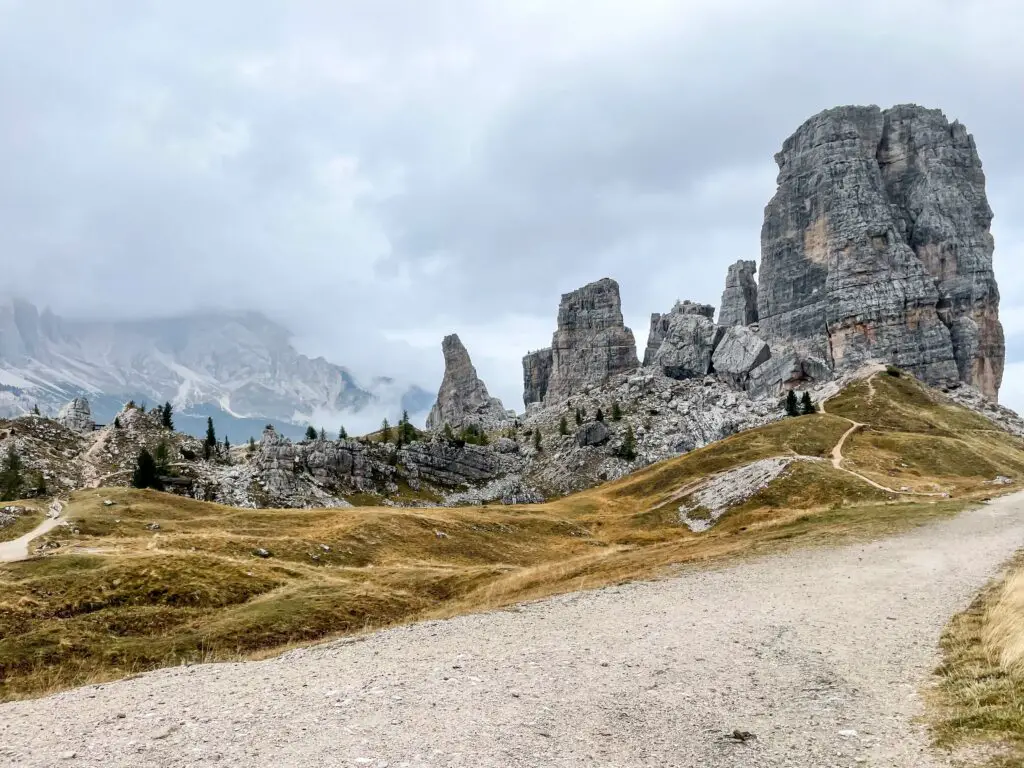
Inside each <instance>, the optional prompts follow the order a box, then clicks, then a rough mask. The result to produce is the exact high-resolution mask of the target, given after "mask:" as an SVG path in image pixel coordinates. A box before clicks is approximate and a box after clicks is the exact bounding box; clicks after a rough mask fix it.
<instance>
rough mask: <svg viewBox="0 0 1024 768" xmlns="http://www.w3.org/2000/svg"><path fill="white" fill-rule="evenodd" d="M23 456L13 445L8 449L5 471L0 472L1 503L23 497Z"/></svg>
mask: <svg viewBox="0 0 1024 768" xmlns="http://www.w3.org/2000/svg"><path fill="white" fill-rule="evenodd" d="M21 482H22V480H21V456H19V455H18V452H17V451H16V450H15V448H14V446H13V445H11V446H10V447H8V449H7V460H6V461H5V462H4V470H3V472H0V501H13V500H14V499H17V498H19V497H20V496H21Z"/></svg>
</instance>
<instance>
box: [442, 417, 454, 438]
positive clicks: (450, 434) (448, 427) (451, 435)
mask: <svg viewBox="0 0 1024 768" xmlns="http://www.w3.org/2000/svg"><path fill="white" fill-rule="evenodd" d="M442 434H443V435H444V439H445V440H454V439H455V433H454V432H452V425H451V424H449V423H448V422H447V421H446V422H445V423H444V430H443V431H442Z"/></svg>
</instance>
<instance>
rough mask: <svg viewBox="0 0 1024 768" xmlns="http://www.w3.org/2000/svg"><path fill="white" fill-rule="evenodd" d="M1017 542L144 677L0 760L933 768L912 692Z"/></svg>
mask: <svg viewBox="0 0 1024 768" xmlns="http://www.w3.org/2000/svg"><path fill="white" fill-rule="evenodd" d="M1022 545H1024V494H1018V495H1015V496H1013V497H1007V498H1005V499H1002V500H999V501H997V502H994V503H992V504H989V505H986V506H984V507H982V508H980V509H979V510H976V511H973V512H968V513H965V514H963V515H961V516H959V517H957V518H955V519H953V520H947V521H943V522H941V523H936V524H932V525H929V526H926V527H924V528H920V529H918V530H916V531H914V532H912V533H909V534H906V535H903V536H898V537H894V538H890V539H886V540H883V541H880V542H875V543H871V544H861V545H855V546H844V547H839V548H832V549H815V550H805V551H794V552H791V553H787V554H785V555H779V556H774V557H769V558H764V559H760V560H756V561H750V562H747V563H744V564H742V565H737V566H732V567H728V568H719V569H711V570H704V571H690V572H685V573H683V574H682V575H679V576H676V577H674V578H671V579H667V580H663V581H657V582H645V583H639V584H634V585H629V586H624V587H617V588H609V589H603V590H598V591H594V592H587V593H581V594H576V595H568V596H565V597H561V598H556V599H552V600H548V601H544V602H538V603H533V604H529V605H526V606H522V607H519V608H516V609H513V610H509V611H498V612H493V613H488V614H480V615H475V616H466V617H462V618H459V619H455V620H451V621H445V622H427V623H422V624H418V625H413V626H410V627H404V628H399V629H394V630H389V631H385V632H380V633H377V634H374V635H370V636H367V637H366V638H363V639H358V640H352V641H348V642H343V643H336V644H333V645H326V646H320V647H317V648H310V649H303V650H299V651H295V652H292V653H289V654H287V655H285V656H283V657H281V658H278V659H275V660H271V661H265V662H258V663H255V662H250V663H239V664H219V665H202V666H193V667H184V668H176V669H169V670H162V671H159V672H154V673H151V674H147V675H144V676H141V677H138V678H135V679H132V680H125V681H121V682H119V683H113V684H109V685H104V686H96V687H91V688H83V689H79V690H76V691H72V692H69V693H64V694H60V695H57V696H53V697H50V698H47V699H41V700H37V701H28V702H20V703H13V704H6V705H3V706H0V764H2V765H5V766H22V767H23V768H36V767H38V766H44V765H45V766H52V765H71V766H138V765H146V766H168V767H169V766H176V767H177V766H200V765H202V766H205V765H214V766H251V765H274V766H309V765H323V766H343V767H346V768H347V767H348V766H352V767H355V766H370V767H372V768H376V767H378V766H385V765H387V766H389V767H390V768H399V766H412V767H414V768H418V767H419V766H458V767H462V766H473V767H474V768H476V767H495V768H497V767H499V766H501V767H502V768H504V767H506V766H508V767H512V768H521V767H524V766H616V768H632V767H633V766H637V767H639V766H645V767H646V766H678V767H683V768H687V767H690V766H694V767H696V766H702V767H711V768H724V767H725V766H730V767H732V766H756V767H757V768H773V767H779V768H781V767H782V766H789V767H790V768H812V767H815V768H816V767H817V766H826V765H827V766H830V767H832V766H840V767H845V766H849V767H850V768H853V767H854V766H862V765H866V766H885V767H886V768H910V767H911V766H913V768H937V767H939V766H947V765H948V762H947V761H946V758H944V757H943V756H941V755H937V754H933V753H932V752H931V750H930V749H929V747H928V745H927V739H926V736H925V734H924V733H923V732H922V730H921V729H920V727H919V726H917V725H915V724H914V717H915V716H917V715H919V714H920V712H921V703H920V698H919V691H920V689H921V686H922V685H924V684H926V683H927V681H928V680H929V679H930V673H931V670H932V669H933V668H934V666H935V664H936V663H937V656H936V650H935V648H936V642H937V640H938V638H939V635H940V633H941V631H942V628H943V625H944V624H945V623H946V621H947V620H948V618H949V617H950V615H951V614H953V613H954V612H956V611H958V610H960V609H961V608H963V607H964V606H965V605H967V603H968V602H969V600H970V599H971V597H972V595H973V594H974V593H975V592H976V591H977V590H978V589H979V588H980V587H981V586H982V585H983V584H984V583H985V581H986V580H987V579H988V578H989V577H991V576H992V575H993V574H994V573H996V571H997V569H998V568H999V566H1000V564H1001V563H1002V562H1003V561H1004V560H1005V558H1007V557H1008V556H1009V555H1010V554H1011V553H1012V552H1013V551H1014V550H1015V549H1017V548H1018V547H1021V546H1022ZM734 730H739V731H749V732H751V733H753V734H755V735H756V737H757V738H756V739H752V740H747V741H745V742H736V741H733V740H732V739H729V738H727V735H728V734H732V732H733V731H734Z"/></svg>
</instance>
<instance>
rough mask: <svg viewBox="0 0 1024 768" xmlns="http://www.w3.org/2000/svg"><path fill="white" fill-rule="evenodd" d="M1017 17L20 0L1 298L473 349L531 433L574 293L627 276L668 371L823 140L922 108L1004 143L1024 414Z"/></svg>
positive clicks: (635, 317) (358, 359)
mask: <svg viewBox="0 0 1024 768" xmlns="http://www.w3.org/2000/svg"><path fill="white" fill-rule="evenodd" d="M1018 6H1019V0H992V1H991V2H984V1H982V0H955V1H954V0H861V2H858V3H849V2H826V1H824V0H785V1H784V2H771V1H769V0H715V2H700V3H697V2H685V1H684V0H675V1H674V2H673V1H670V0H506V1H504V2H498V1H497V0H495V1H493V2H487V1H486V0H376V2H356V1H355V0H351V1H346V0H333V1H331V2H328V1H327V0H320V1H318V2H313V1H308V2H302V1H301V0H278V1H276V2H266V1H261V0H212V1H211V0H202V1H201V2H200V1H199V0H167V2H146V1H145V0H132V1H131V2H127V1H126V0H76V1H75V2H69V1H67V0H59V1H58V0H24V1H23V0H0V169H2V170H0V232H2V233H3V234H2V243H3V245H2V251H0V253H2V256H0V259H2V267H3V271H2V275H3V276H2V278H0V279H2V282H3V283H4V285H3V288H4V289H6V290H8V291H12V292H14V293H18V294H20V295H22V296H24V297H25V298H28V299H30V300H33V301H35V302H37V303H39V304H48V305H50V306H51V307H52V308H53V309H54V310H55V311H56V312H58V313H59V314H63V315H67V316H72V317H111V316H121V317H143V316H152V315H154V314H174V313H181V312H187V311H191V310H195V309H200V308H211V307H224V308H236V309H258V310H262V311H263V312H265V313H266V314H268V315H269V316H271V317H273V318H275V319H277V320H280V321H282V322H284V323H285V324H286V325H287V326H289V327H290V328H291V329H292V330H293V331H294V332H295V334H296V342H297V345H298V346H299V348H300V349H301V350H302V351H304V352H307V353H310V354H323V355H325V356H326V357H328V358H329V359H332V360H334V361H335V362H338V363H342V364H347V365H350V366H351V367H353V368H354V369H355V370H356V372H357V373H360V374H362V375H364V376H368V375H372V374H378V373H379V374H392V375H394V374H406V375H408V376H410V377H412V378H415V379H417V380H419V381H420V382H421V383H422V384H424V385H425V386H427V387H428V388H431V389H432V388H435V387H436V386H437V384H438V382H439V379H440V373H441V369H442V360H441V351H440V341H441V337H442V336H443V335H444V334H446V333H450V332H453V331H455V332H458V333H459V334H460V336H461V337H462V339H463V341H464V342H465V343H466V345H467V347H468V348H469V351H470V354H471V355H472V357H473V360H474V362H475V363H476V366H477V369H478V371H479V372H480V373H481V375H482V376H483V378H484V380H485V381H486V382H487V384H488V386H489V388H490V389H491V391H492V393H493V394H496V395H498V396H500V397H502V398H503V399H504V400H505V402H506V404H507V405H510V406H514V407H517V408H521V407H522V400H521V396H522V371H521V366H520V359H521V357H522V355H523V353H524V352H526V351H527V350H528V349H536V348H539V347H542V346H546V345H547V344H549V342H550V337H551V332H552V331H553V330H554V324H555V314H556V310H557V306H558V299H559V296H560V294H562V293H563V292H565V291H569V290H572V289H573V288H576V287H578V286H579V285H582V284H584V283H586V282H589V281H591V280H595V279H597V278H600V277H603V276H606V275H607V276H611V277H614V278H616V279H617V280H618V281H619V283H620V284H621V286H622V294H623V304H624V310H625V313H626V318H627V322H628V323H629V324H630V325H631V326H632V328H633V330H634V332H635V333H636V335H637V339H638V342H639V343H640V346H641V350H642V347H643V343H644V339H645V337H646V333H647V327H648V323H649V317H650V313H651V312H653V311H665V310H667V309H668V308H669V307H671V305H672V303H673V302H674V301H675V300H676V299H684V298H690V299H695V300H701V301H706V302H709V303H713V304H716V305H717V304H718V301H719V298H720V295H721V290H722V284H723V281H724V276H725V270H726V267H727V266H728V265H729V264H730V263H731V262H733V261H735V260H736V259H739V258H758V256H759V233H760V227H761V220H762V215H763V210H764V206H765V204H766V203H767V201H768V199H769V198H770V197H771V195H772V194H773V193H774V190H775V174H776V167H775V164H774V162H773V159H772V156H773V154H774V153H775V152H777V151H778V150H779V148H780V147H781V144H782V141H783V140H784V139H785V138H786V136H788V135H789V134H790V133H792V131H793V130H795V129H796V127H797V126H798V125H799V124H800V123H801V122H803V120H805V119H806V118H807V117H809V116H810V115H812V114H813V113H815V112H817V111H819V110H821V109H823V108H826V107H831V106H835V105H838V104H848V103H867V104H870V103H875V104H879V105H881V106H890V105H892V104H894V103H902V102H916V103H920V104H924V105H927V106H930V107H941V108H942V109H943V110H945V112H946V114H947V116H948V117H949V118H950V119H954V118H956V119H959V120H960V121H961V122H963V123H965V124H966V126H967V127H968V129H969V130H970V131H971V132H972V133H973V134H974V136H975V138H976V140H977V143H978V147H979V151H980V154H981V157H982V161H983V163H984V166H985V172H986V175H987V178H988V191H989V199H990V202H991V204H992V207H993V209H994V211H995V216H996V218H995V222H994V224H993V230H994V233H995V237H996V275H997V278H998V280H999V285H1000V289H1001V291H1002V319H1003V323H1004V325H1005V327H1006V331H1007V341H1008V345H1007V346H1008V350H1007V351H1008V366H1007V375H1006V379H1005V381H1004V390H1003V398H1002V399H1003V400H1004V402H1007V403H1008V404H1010V405H1013V406H1015V407H1017V408H1018V409H1021V410H1024V280H1022V277H1024V194H1022V190H1024V151H1022V150H1021V126H1022V125H1024V93H1022V88H1024V46H1022V45H1021V40H1022V39H1024V11H1022V10H1020V8H1019V7H1018ZM830 9H831V10H830ZM641 354H642V352H641Z"/></svg>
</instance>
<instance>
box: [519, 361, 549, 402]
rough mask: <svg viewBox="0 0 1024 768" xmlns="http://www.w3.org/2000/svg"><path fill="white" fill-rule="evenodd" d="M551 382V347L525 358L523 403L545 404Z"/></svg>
mask: <svg viewBox="0 0 1024 768" xmlns="http://www.w3.org/2000/svg"><path fill="white" fill-rule="evenodd" d="M550 380H551V347H545V348H544V349H539V350H537V351H536V352H530V353H529V354H527V355H525V356H524V357H523V403H524V404H525V405H529V404H530V403H542V402H544V395H546V394H547V393H548V381H550Z"/></svg>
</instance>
